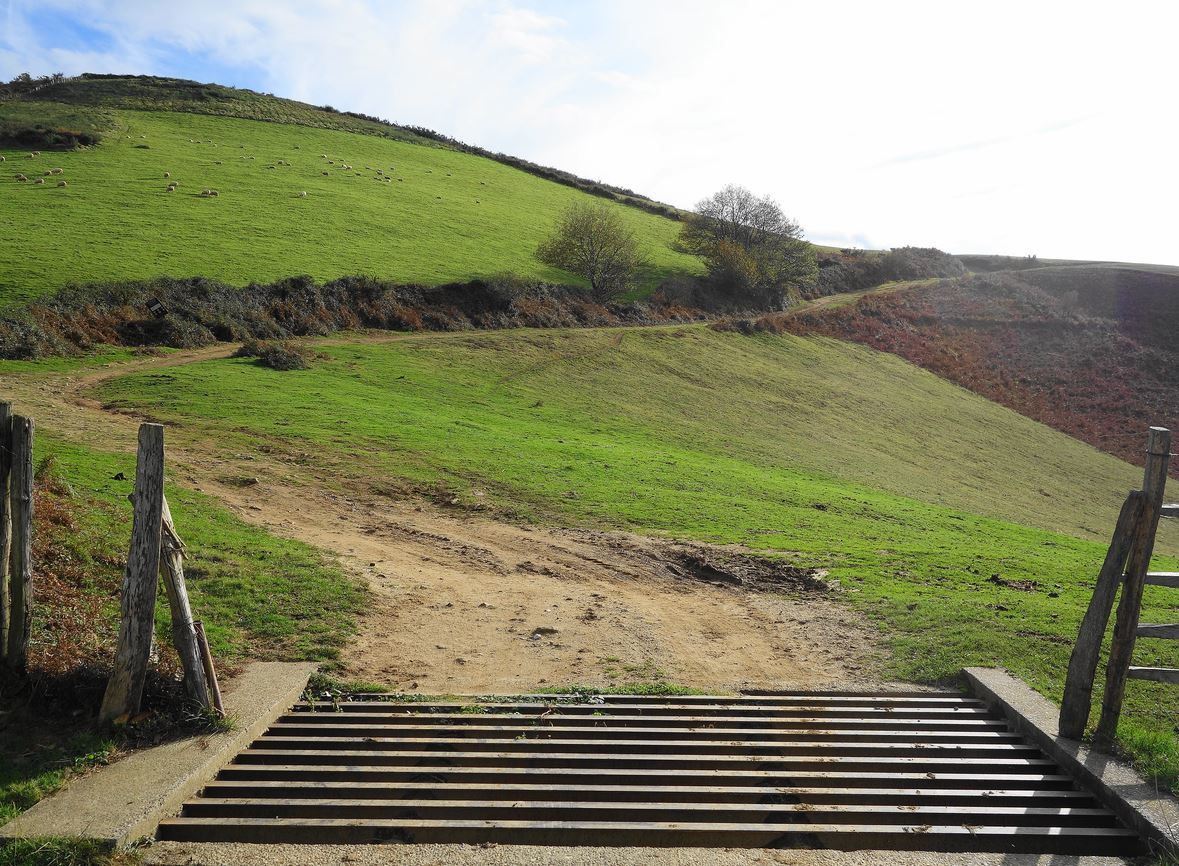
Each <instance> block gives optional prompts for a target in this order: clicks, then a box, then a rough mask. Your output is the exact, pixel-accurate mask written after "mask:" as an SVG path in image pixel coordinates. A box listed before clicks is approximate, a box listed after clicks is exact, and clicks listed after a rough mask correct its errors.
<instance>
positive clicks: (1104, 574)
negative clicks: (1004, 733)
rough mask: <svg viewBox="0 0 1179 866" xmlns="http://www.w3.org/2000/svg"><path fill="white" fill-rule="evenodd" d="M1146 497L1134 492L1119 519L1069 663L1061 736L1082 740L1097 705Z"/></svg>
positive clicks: (1062, 708)
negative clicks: (1105, 650)
mask: <svg viewBox="0 0 1179 866" xmlns="http://www.w3.org/2000/svg"><path fill="white" fill-rule="evenodd" d="M1145 502H1146V495H1145V494H1144V493H1143V492H1142V491H1141V490H1134V491H1131V493H1130V495H1129V496H1127V497H1126V501H1125V503H1123V505H1122V512H1121V514H1119V515H1118V523H1117V527H1116V528H1115V529H1114V534H1113V540H1112V541H1111V542H1110V544H1109V552H1108V553H1106V555H1105V563H1104V564H1103V565H1102V566H1101V572H1100V573H1099V574H1098V575H1097V586H1096V587H1095V588H1094V590H1093V598H1092V600H1091V601H1090V602H1089V609H1088V610H1087V611H1085V618H1084V619H1082V620H1081V627H1080V629H1079V630H1078V632H1077V642H1076V644H1075V645H1074V646H1073V653H1072V656H1071V657H1070V658H1069V661H1068V677H1067V679H1066V680H1065V684H1064V700H1063V701H1062V702H1061V705H1060V726H1059V727H1060V735H1061V736H1062V737H1068V738H1070V739H1073V740H1079V739H1080V738H1081V737H1082V736H1083V735H1084V733H1085V725H1087V724H1088V723H1089V711H1090V708H1091V706H1092V703H1093V679H1094V677H1095V676H1096V674H1097V661H1098V657H1099V656H1100V655H1101V641H1102V639H1103V638H1104V637H1105V627H1106V625H1108V624H1109V615H1110V612H1111V611H1112V610H1113V603H1114V598H1115V597H1116V596H1117V594H1118V586H1119V584H1121V582H1122V575H1123V574H1124V573H1125V567H1126V559H1127V558H1128V557H1129V555H1130V548H1131V546H1132V545H1133V542H1134V535H1135V528H1136V526H1137V525H1138V523H1139V522H1141V520H1142V511H1143V507H1144V504H1145Z"/></svg>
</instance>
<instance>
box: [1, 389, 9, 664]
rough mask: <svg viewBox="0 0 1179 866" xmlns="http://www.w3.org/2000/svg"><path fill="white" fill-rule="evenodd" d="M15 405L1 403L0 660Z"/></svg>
mask: <svg viewBox="0 0 1179 866" xmlns="http://www.w3.org/2000/svg"><path fill="white" fill-rule="evenodd" d="M11 472H12V404H11V403H8V402H3V403H0V661H3V660H4V659H6V658H8V607H9V605H8V592H9V590H8V560H9V557H10V556H11V555H12V508H11V503H10V497H9V476H10V474H11Z"/></svg>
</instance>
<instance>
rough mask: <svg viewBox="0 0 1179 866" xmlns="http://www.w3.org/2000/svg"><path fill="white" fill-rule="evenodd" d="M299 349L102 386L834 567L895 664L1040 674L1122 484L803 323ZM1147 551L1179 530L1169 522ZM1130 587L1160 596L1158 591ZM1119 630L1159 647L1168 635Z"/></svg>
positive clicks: (1040, 681) (395, 474)
mask: <svg viewBox="0 0 1179 866" xmlns="http://www.w3.org/2000/svg"><path fill="white" fill-rule="evenodd" d="M323 351H324V352H326V354H327V356H328V357H327V360H324V361H321V362H320V363H319V364H318V365H317V366H316V367H314V368H313V369H310V370H306V371H300V372H293V373H276V372H274V371H270V370H266V369H263V368H260V367H258V366H256V365H255V364H253V363H251V362H249V361H245V360H240V359H238V360H225V361H214V362H207V363H200V364H194V365H190V366H185V367H178V368H171V369H168V370H166V371H158V372H151V373H142V374H136V375H132V376H128V377H126V378H123V379H118V380H114V381H113V382H111V383H109V384H108V385H107V386H106V390H105V393H104V397H105V398H106V399H108V400H110V401H111V402H112V403H113V404H114V405H115V406H117V407H124V406H127V407H135V408H137V409H140V410H145V411H149V412H150V413H151V414H152V415H153V416H156V417H160V418H163V419H166V420H168V421H171V422H175V423H178V424H183V429H184V431H185V435H199V436H215V437H217V438H218V440H219V441H222V442H224V443H225V447H232V448H235V449H236V448H240V449H249V448H251V447H258V446H259V445H260V444H263V443H265V444H266V445H267V447H269V448H272V449H278V450H279V451H280V452H281V451H282V450H283V449H291V450H304V451H305V450H306V449H307V448H308V447H311V446H313V447H314V448H315V449H317V450H318V451H320V452H321V453H325V454H327V455H332V456H337V457H338V456H347V458H348V459H347V461H342V462H343V463H345V464H346V465H350V466H352V467H354V469H353V471H354V472H355V473H356V474H357V476H358V477H359V478H361V479H378V478H379V479H381V481H382V483H384V481H385V479H388V478H404V479H408V480H410V481H413V482H416V483H419V484H422V485H437V484H439V483H441V484H445V485H447V486H449V487H450V488H451V489H452V490H453V491H454V492H455V493H456V494H457V495H458V496H459V497H460V498H463V499H466V500H467V501H469V502H481V503H487V504H490V505H491V506H492V507H494V508H497V509H500V510H502V511H506V512H509V513H513V514H515V515H517V516H519V517H525V518H527V517H545V518H548V519H555V520H557V521H559V522H567V523H580V524H591V525H603V526H612V527H623V528H627V529H632V530H637V531H646V532H657V533H667V534H670V535H675V536H684V537H693V538H699V539H705V540H710V541H719V542H740V543H744V544H747V545H750V546H752V547H756V548H763V549H767V550H771V551H778V552H780V553H782V554H783V555H785V556H788V557H790V558H791V559H792V560H793V561H796V562H797V563H798V564H803V565H810V566H817V567H822V568H826V569H829V571H830V574H831V576H832V577H835V578H838V579H839V580H840V581H841V582H842V584H843V586H844V587H845V588H846V590H847V594H846V595H845V596H844V597H845V598H846V599H847V600H848V602H849V603H852V604H854V605H856V606H857V607H859V608H861V609H863V610H864V611H866V612H867V613H868V614H869V615H871V616H872V617H873V618H875V619H876V620H877V621H878V622H879V623H880V624H881V626H882V627H883V628H884V629H885V630H886V633H887V634H888V640H889V641H890V642H891V645H892V648H893V660H892V662H891V665H890V669H889V673H890V674H893V675H896V676H900V677H911V678H916V679H920V680H936V679H942V678H946V677H952V676H953V675H954V674H955V673H956V671H957V670H958V669H959V668H960V667H961V666H962V665H964V664H996V663H998V664H1004V665H1006V666H1008V667H1010V668H1011V669H1012V670H1015V671H1017V672H1018V673H1020V674H1021V675H1023V676H1025V677H1027V678H1028V679H1029V680H1030V681H1032V682H1033V683H1035V684H1036V685H1037V686H1038V687H1039V688H1041V689H1043V690H1044V691H1046V692H1047V693H1049V694H1054V693H1056V692H1058V690H1059V688H1060V686H1061V676H1062V674H1063V671H1064V668H1065V664H1066V662H1067V654H1068V646H1069V644H1070V642H1071V640H1072V637H1073V635H1074V634H1075V628H1076V625H1077V623H1078V621H1079V618H1080V615H1081V613H1082V611H1083V609H1084V606H1085V604H1087V602H1088V595H1089V587H1090V585H1091V582H1092V580H1093V577H1094V575H1095V574H1096V570H1097V568H1098V566H1099V564H1100V561H1101V559H1102V557H1103V554H1104V544H1103V543H1102V539H1104V538H1106V537H1107V535H1108V532H1109V531H1110V529H1111V527H1112V521H1113V518H1114V512H1115V509H1116V507H1117V505H1118V504H1119V503H1120V500H1121V498H1122V497H1123V496H1124V494H1125V491H1126V490H1128V489H1129V488H1130V487H1131V486H1133V485H1134V484H1135V483H1137V481H1138V480H1139V473H1138V471H1137V470H1135V469H1133V468H1132V467H1130V466H1128V465H1126V464H1123V463H1120V462H1119V461H1117V460H1114V459H1113V458H1110V457H1107V456H1105V455H1102V454H1100V453H1098V452H1096V451H1094V450H1093V449H1091V448H1089V447H1088V446H1085V445H1083V444H1081V443H1078V442H1076V441H1075V440H1072V439H1070V438H1068V437H1065V436H1062V435H1060V434H1058V433H1055V432H1053V431H1051V430H1049V429H1048V428H1045V427H1043V426H1040V425H1038V424H1035V423H1034V422H1031V421H1028V420H1027V419H1025V418H1022V417H1020V416H1018V415H1016V414H1015V413H1013V412H1010V411H1008V410H1005V409H1003V408H1001V407H998V406H995V405H994V404H991V403H988V402H986V401H984V400H981V399H979V398H978V397H975V396H974V395H972V394H970V393H969V392H966V391H964V390H962V389H959V388H957V387H955V386H953V385H950V384H948V383H946V382H944V381H942V380H940V379H938V378H936V377H934V376H932V375H929V374H927V373H925V372H923V371H921V370H919V369H917V368H915V367H912V366H910V365H908V364H906V363H904V362H901V361H899V360H898V359H895V358H891V357H889V356H887V355H881V354H878V353H875V352H872V351H870V350H866V349H863V348H860V347H856V346H852V345H848V344H843V343H837V342H833V341H827V340H819V339H802V338H794V337H772V336H760V337H752V338H750V337H742V336H738V335H734V334H718V333H716V332H713V331H710V330H708V329H706V328H702V327H678V328H661V329H646V330H642V331H618V330H613V331H609V330H600V331H592V332H568V333H543V332H542V333H527V334H519V333H515V334H504V333H492V334H480V335H452V336H431V337H427V338H422V337H410V338H404V339H398V340H395V341H390V342H387V343H383V344H378V345H372V344H369V345H352V346H339V345H325V346H324V347H323ZM295 418H297V419H298V425H297V426H296V425H294V424H292V423H291V422H292V421H293V420H294V419H295ZM333 462H336V461H333ZM343 483H349V484H352V483H355V482H352V481H346V482H343ZM971 512H973V513H971ZM980 515H986V516H980ZM1048 530H1054V532H1050V531H1048ZM1162 548H1163V549H1164V550H1166V551H1169V552H1171V553H1174V552H1175V551H1176V550H1179V543H1177V539H1176V533H1175V532H1174V531H1173V530H1168V532H1167V535H1166V538H1165V539H1164V544H1163V546H1162ZM1147 604H1148V611H1153V613H1154V615H1155V616H1162V617H1163V618H1164V619H1165V618H1166V616H1167V615H1168V613H1167V612H1166V611H1165V610H1164V609H1163V606H1164V605H1165V604H1166V600H1165V599H1164V598H1163V597H1162V596H1161V595H1156V594H1155V593H1153V592H1152V593H1151V594H1150V597H1149V598H1148V602H1147ZM1145 615H1146V616H1148V618H1149V614H1145ZM1142 652H1143V654H1144V655H1146V654H1148V653H1149V654H1153V655H1155V656H1157V658H1159V659H1161V660H1165V661H1170V662H1172V663H1173V662H1177V661H1179V655H1177V654H1176V650H1175V649H1174V648H1171V647H1165V646H1164V647H1159V648H1155V647H1147V646H1145V645H1144V649H1143V650H1142ZM1132 692H1133V694H1132V696H1131V703H1132V709H1131V714H1130V716H1129V717H1128V718H1129V721H1128V722H1127V725H1128V727H1127V728H1126V731H1127V736H1139V735H1140V733H1141V732H1142V731H1154V732H1162V733H1161V734H1159V736H1161V737H1162V738H1163V742H1164V745H1169V746H1173V738H1171V739H1168V738H1169V737H1172V733H1171V731H1170V724H1171V722H1170V721H1169V720H1170V719H1173V713H1174V712H1175V711H1176V709H1179V702H1177V696H1176V695H1175V694H1173V690H1170V692H1169V691H1168V690H1167V689H1165V688H1164V687H1161V686H1160V687H1157V688H1156V687H1154V686H1151V685H1145V684H1144V685H1139V684H1135V685H1134V688H1133V689H1132ZM1174 769H1179V767H1176V768H1174Z"/></svg>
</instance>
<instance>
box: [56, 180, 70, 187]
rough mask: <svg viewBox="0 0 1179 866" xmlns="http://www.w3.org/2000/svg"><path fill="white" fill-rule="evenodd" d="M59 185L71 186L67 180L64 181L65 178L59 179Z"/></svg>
mask: <svg viewBox="0 0 1179 866" xmlns="http://www.w3.org/2000/svg"><path fill="white" fill-rule="evenodd" d="M57 185H58V186H69V183H67V182H66V181H64V180H59V181H58V182H57Z"/></svg>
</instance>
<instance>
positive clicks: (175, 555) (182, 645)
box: [160, 496, 210, 709]
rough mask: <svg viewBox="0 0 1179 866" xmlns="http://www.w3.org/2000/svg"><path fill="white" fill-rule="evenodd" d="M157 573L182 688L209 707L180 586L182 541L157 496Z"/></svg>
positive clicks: (185, 593)
mask: <svg viewBox="0 0 1179 866" xmlns="http://www.w3.org/2000/svg"><path fill="white" fill-rule="evenodd" d="M161 516H162V526H161V538H162V540H163V548H162V550H161V552H160V560H161V561H160V564H161V569H160V572H161V575H162V576H163V578H164V591H165V592H167V594H168V607H169V608H170V609H171V611H172V643H173V644H174V645H175V646H176V653H177V654H178V655H179V656H180V663H181V665H182V666H183V667H184V688H185V691H187V692H188V696H189V697H190V698H192V699H193V700H194V701H196V702H197V703H199V704H200V705H201V706H202V707H204V708H205V709H209V707H210V704H209V686H208V682H207V681H206V677H205V665H204V661H203V659H202V658H201V650H200V645H199V644H198V643H197V633H196V629H195V628H194V627H193V622H192V607H191V606H190V605H189V603H188V590H187V588H186V587H185V585H184V542H182V541H181V540H180V536H179V535H178V534H177V533H176V526H175V525H174V524H173V523H172V510H171V509H170V508H168V498H167V497H166V496H161Z"/></svg>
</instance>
